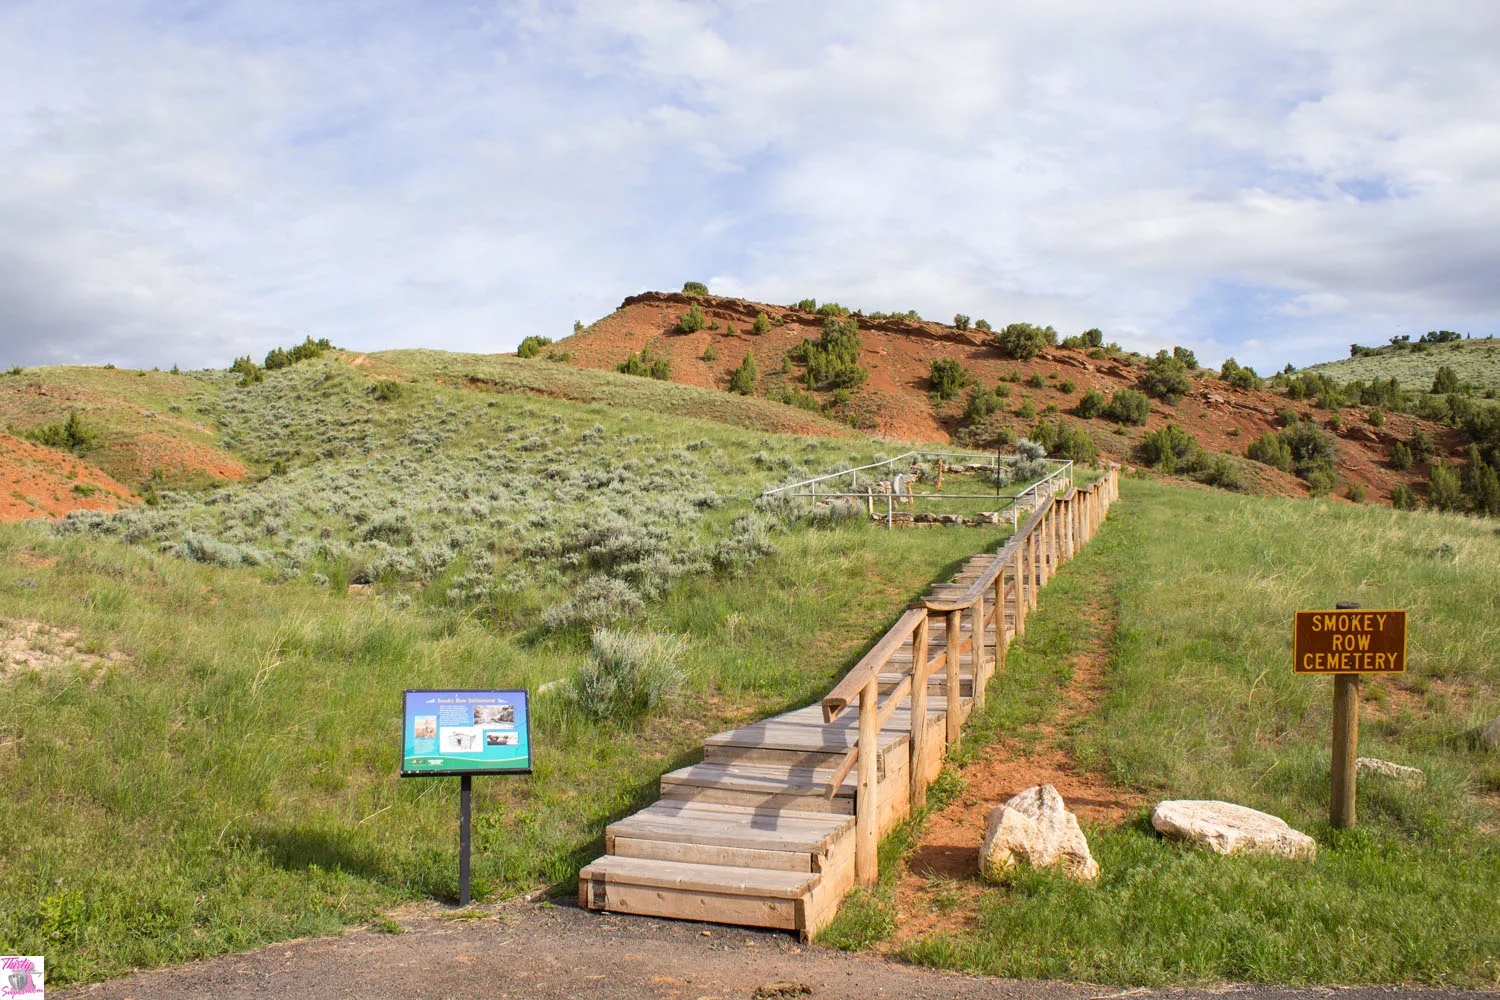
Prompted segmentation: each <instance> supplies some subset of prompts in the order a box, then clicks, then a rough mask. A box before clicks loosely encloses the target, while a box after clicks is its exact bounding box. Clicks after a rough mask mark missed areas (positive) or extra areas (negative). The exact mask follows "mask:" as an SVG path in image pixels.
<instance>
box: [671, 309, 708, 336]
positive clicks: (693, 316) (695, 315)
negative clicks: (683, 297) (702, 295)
mask: <svg viewBox="0 0 1500 1000" xmlns="http://www.w3.org/2000/svg"><path fill="white" fill-rule="evenodd" d="M707 323H708V320H707V319H706V318H705V317H704V315H703V310H702V309H699V308H698V303H696V302H694V303H693V304H692V305H691V306H689V307H688V311H687V312H685V313H683V314H682V315H681V316H679V317H677V326H676V327H674V328H673V329H675V330H676V331H677V332H678V333H697V332H698V331H699V330H701V329H703V327H704V326H705V325H707Z"/></svg>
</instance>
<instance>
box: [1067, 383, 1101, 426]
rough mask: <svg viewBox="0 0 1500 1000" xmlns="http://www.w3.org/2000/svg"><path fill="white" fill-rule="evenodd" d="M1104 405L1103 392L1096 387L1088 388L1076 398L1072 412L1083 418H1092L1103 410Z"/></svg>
mask: <svg viewBox="0 0 1500 1000" xmlns="http://www.w3.org/2000/svg"><path fill="white" fill-rule="evenodd" d="M1106 405H1107V404H1106V402H1105V399H1104V393H1102V392H1100V391H1099V390H1098V389H1090V390H1089V391H1088V392H1085V393H1084V394H1083V396H1082V397H1081V398H1080V399H1079V400H1078V402H1077V404H1076V405H1075V406H1074V407H1073V412H1074V414H1076V415H1077V416H1080V417H1082V418H1083V419H1085V420H1092V419H1093V418H1094V417H1097V416H1098V415H1099V414H1101V413H1103V412H1104V409H1105V406H1106Z"/></svg>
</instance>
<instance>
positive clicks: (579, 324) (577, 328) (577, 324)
mask: <svg viewBox="0 0 1500 1000" xmlns="http://www.w3.org/2000/svg"><path fill="white" fill-rule="evenodd" d="M583 330H584V326H583V320H581V319H575V320H574V321H573V332H574V333H582V332H583Z"/></svg>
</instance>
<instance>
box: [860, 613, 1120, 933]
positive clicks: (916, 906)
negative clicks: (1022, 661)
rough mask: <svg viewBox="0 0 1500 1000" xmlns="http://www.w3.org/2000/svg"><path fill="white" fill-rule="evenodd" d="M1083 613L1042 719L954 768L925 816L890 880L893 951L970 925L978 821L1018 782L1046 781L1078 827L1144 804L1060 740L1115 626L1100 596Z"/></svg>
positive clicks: (1091, 704)
mask: <svg viewBox="0 0 1500 1000" xmlns="http://www.w3.org/2000/svg"><path fill="white" fill-rule="evenodd" d="M1084 617H1085V618H1086V619H1087V621H1088V625H1089V628H1088V633H1089V638H1088V640H1087V641H1086V642H1085V643H1084V646H1083V648H1082V649H1081V650H1080V651H1079V652H1078V654H1077V655H1076V656H1075V657H1074V660H1073V663H1072V668H1073V676H1072V679H1071V681H1070V682H1069V684H1068V686H1067V688H1065V689H1064V690H1063V692H1062V697H1061V698H1060V699H1059V700H1058V704H1057V707H1056V710H1055V711H1054V713H1053V715H1052V717H1051V718H1049V719H1047V720H1046V721H1044V722H1042V723H1040V724H1039V725H1036V726H1031V727H1027V729H1026V731H1025V732H1023V733H1018V734H1017V735H1016V736H1015V737H1012V738H1010V739H1006V740H1001V741H999V742H997V743H995V744H993V745H992V746H990V747H988V748H987V749H986V750H985V751H984V753H983V754H982V755H981V756H980V758H979V759H978V760H975V761H974V762H973V763H971V764H969V765H968V766H967V767H965V768H963V769H962V770H961V771H960V772H959V773H960V774H961V775H962V776H963V779H964V789H965V790H964V792H963V793H962V794H960V795H959V796H958V797H957V798H955V799H954V800H953V801H952V802H950V803H949V804H948V805H947V806H946V807H944V808H943V809H941V810H939V811H938V812H937V813H935V814H933V815H932V816H931V817H929V818H928V820H927V822H926V824H925V825H924V827H923V829H922V834H921V839H920V840H919V841H918V843H917V846H916V847H915V848H914V849H913V850H912V852H911V853H910V854H909V855H908V857H907V862H906V868H905V870H904V871H903V872H902V874H901V878H900V881H899V882H898V883H897V886H896V905H897V908H898V909H897V912H898V917H897V922H896V924H897V927H898V928H899V930H898V931H897V933H896V934H894V935H893V936H892V937H891V939H890V941H889V942H887V948H888V949H890V950H899V949H900V948H902V947H903V946H904V945H907V944H910V943H912V942H915V941H917V940H920V939H921V938H923V937H925V936H927V935H928V934H931V933H933V932H935V931H960V930H963V929H970V928H972V926H973V921H974V913H975V911H976V909H977V906H976V903H977V900H978V898H979V896H980V895H981V894H983V892H984V891H985V887H984V885H983V883H981V882H980V881H979V845H980V843H981V842H982V841H983V839H984V830H985V823H986V821H987V818H988V816H989V813H990V810H991V809H993V808H994V807H995V806H998V805H999V804H1000V803H1002V802H1004V801H1005V800H1006V799H1008V798H1010V797H1011V796H1012V795H1015V794H1016V793H1017V792H1019V791H1021V790H1022V789H1025V788H1030V787H1031V786H1033V785H1041V784H1048V785H1052V786H1053V787H1054V788H1056V789H1057V790H1058V792H1060V793H1061V794H1062V797H1063V800H1064V801H1065V802H1066V803H1067V804H1068V808H1069V809H1071V810H1072V811H1073V812H1075V813H1077V814H1078V818H1079V820H1080V821H1081V822H1082V823H1083V824H1084V825H1085V826H1088V825H1089V824H1105V825H1115V824H1118V823H1121V822H1124V821H1126V820H1128V819H1129V818H1130V817H1131V816H1133V815H1134V814H1135V812H1136V811H1137V810H1138V809H1139V808H1140V807H1141V806H1142V805H1144V804H1145V802H1144V799H1143V798H1142V797H1141V796H1140V795H1139V794H1137V793H1135V792H1132V791H1130V790H1129V789H1125V788H1120V787H1118V786H1116V785H1113V784H1111V783H1110V782H1109V781H1108V780H1107V779H1105V778H1103V777H1102V776H1100V775H1097V774H1093V773H1090V772H1088V771H1085V770H1083V769H1082V768H1080V767H1078V765H1077V762H1076V761H1075V760H1074V759H1073V755H1072V753H1071V752H1070V751H1069V750H1068V748H1067V746H1066V735H1067V733H1068V731H1069V730H1070V729H1071V728H1072V727H1073V726H1074V725H1075V724H1077V723H1078V722H1081V721H1082V720H1084V719H1086V718H1088V717H1089V716H1090V715H1092V714H1093V712H1094V710H1095V709H1096V708H1097V707H1098V705H1099V702H1100V701H1101V700H1102V699H1103V697H1104V694H1105V683H1104V669H1105V664H1106V663H1107V661H1108V655H1109V642H1110V637H1111V636H1112V634H1113V632H1114V627H1115V620H1114V616H1113V614H1112V612H1111V611H1110V610H1109V609H1108V608H1106V607H1104V606H1103V605H1102V604H1098V603H1095V604H1092V605H1090V606H1089V608H1088V609H1087V610H1086V612H1085V615H1084ZM999 687H1000V688H1001V689H1003V687H1004V683H1003V680H1002V682H1001V684H1000V685H999Z"/></svg>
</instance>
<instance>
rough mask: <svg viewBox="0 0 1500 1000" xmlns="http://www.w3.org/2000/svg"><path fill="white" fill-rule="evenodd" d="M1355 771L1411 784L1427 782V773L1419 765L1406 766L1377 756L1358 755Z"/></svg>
mask: <svg viewBox="0 0 1500 1000" xmlns="http://www.w3.org/2000/svg"><path fill="white" fill-rule="evenodd" d="M1354 767H1355V771H1356V773H1357V774H1359V775H1360V776H1361V777H1363V776H1365V775H1370V776H1373V777H1379V778H1390V779H1391V780H1393V781H1404V782H1409V783H1411V784H1413V785H1425V784H1427V775H1426V774H1424V773H1423V772H1422V769H1421V768H1420V767H1407V766H1406V765H1405V764H1394V763H1392V762H1391V761H1388V760H1381V759H1379V758H1378V757H1360V758H1358V759H1357V760H1355V762H1354Z"/></svg>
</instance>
